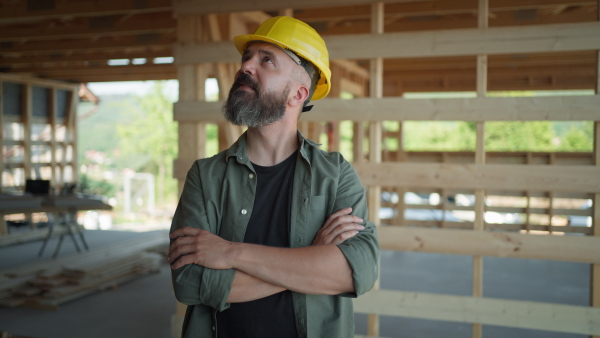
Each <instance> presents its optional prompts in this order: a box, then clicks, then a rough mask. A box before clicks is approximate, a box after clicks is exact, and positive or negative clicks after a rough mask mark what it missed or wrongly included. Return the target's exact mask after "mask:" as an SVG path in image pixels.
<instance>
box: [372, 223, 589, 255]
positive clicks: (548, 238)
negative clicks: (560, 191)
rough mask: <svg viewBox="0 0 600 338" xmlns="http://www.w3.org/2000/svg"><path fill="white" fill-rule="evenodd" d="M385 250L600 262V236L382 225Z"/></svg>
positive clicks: (380, 232)
mask: <svg viewBox="0 0 600 338" xmlns="http://www.w3.org/2000/svg"><path fill="white" fill-rule="evenodd" d="M378 232H379V244H380V246H381V249H383V250H392V251H415V252H429V253H443V254H456V255H477V256H487V257H510V258H525V259H544V260H554V261H566V262H580V263H593V264H597V263H600V238H597V237H589V236H553V235H531V234H519V233H514V232H496V231H493V232H490V231H475V230H458V229H427V228H414V227H403V226H381V227H379V229H378Z"/></svg>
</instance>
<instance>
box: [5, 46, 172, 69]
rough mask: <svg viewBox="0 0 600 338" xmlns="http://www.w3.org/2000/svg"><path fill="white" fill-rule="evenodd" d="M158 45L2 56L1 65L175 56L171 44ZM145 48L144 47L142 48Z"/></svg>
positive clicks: (60, 63)
mask: <svg viewBox="0 0 600 338" xmlns="http://www.w3.org/2000/svg"><path fill="white" fill-rule="evenodd" d="M155 47H158V46H153V47H152V48H148V50H143V51H139V50H136V51H127V50H119V51H110V52H106V51H100V52H95V53H86V52H79V53H77V52H74V53H69V54H45V55H23V56H19V57H4V58H3V57H1V56H0V66H12V65H19V66H21V65H23V64H33V65H36V64H52V65H56V64H59V65H62V64H64V63H72V62H97V61H102V62H104V63H107V62H108V60H115V59H129V60H131V59H139V58H144V59H147V60H148V59H149V60H152V59H154V58H158V57H168V56H173V52H172V51H171V46H170V45H165V46H163V47H164V48H155ZM142 49H144V48H142Z"/></svg>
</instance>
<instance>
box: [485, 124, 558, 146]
mask: <svg viewBox="0 0 600 338" xmlns="http://www.w3.org/2000/svg"><path fill="white" fill-rule="evenodd" d="M553 138H554V131H553V130H552V125H551V123H550V122H548V121H531V122H519V121H508V122H505V121H503V122H487V123H486V124H485V148H486V150H487V151H553V150H554V147H553V144H552V139H553Z"/></svg>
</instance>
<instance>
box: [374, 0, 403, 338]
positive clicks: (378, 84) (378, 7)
mask: <svg viewBox="0 0 600 338" xmlns="http://www.w3.org/2000/svg"><path fill="white" fill-rule="evenodd" d="M383 22H384V5H383V3H382V2H377V3H374V4H373V5H372V6H371V33H374V34H383ZM370 63H371V65H370V73H371V74H370V78H371V81H370V96H371V97H372V98H376V99H381V97H382V93H383V59H382V58H375V59H372V60H370ZM381 138H382V121H371V122H370V123H369V162H371V163H381ZM367 198H368V203H369V217H370V218H371V220H372V221H373V222H374V223H375V225H377V226H379V224H380V223H381V220H380V219H379V209H380V206H381V186H369V189H368V197H367ZM402 198H404V196H402ZM378 264H379V266H380V267H381V264H380V263H378ZM378 289H379V280H377V282H376V283H375V285H374V286H373V290H378ZM367 335H368V336H378V335H379V316H378V315H376V314H369V315H367Z"/></svg>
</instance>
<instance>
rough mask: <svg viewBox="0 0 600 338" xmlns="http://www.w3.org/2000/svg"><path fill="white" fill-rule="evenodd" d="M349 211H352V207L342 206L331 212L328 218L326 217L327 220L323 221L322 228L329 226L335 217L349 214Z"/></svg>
mask: <svg viewBox="0 0 600 338" xmlns="http://www.w3.org/2000/svg"><path fill="white" fill-rule="evenodd" d="M351 212H352V208H344V209H341V210H338V211H336V212H334V213H333V214H331V215H330V216H329V218H327V221H325V224H323V228H327V227H328V226H329V224H331V223H332V222H333V221H334V220H335V219H336V218H337V217H340V216H344V215H350V213H351Z"/></svg>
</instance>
